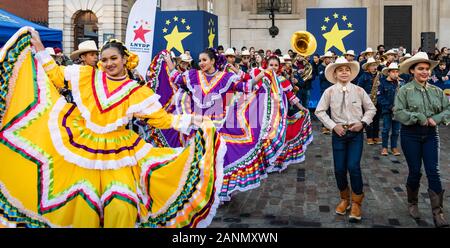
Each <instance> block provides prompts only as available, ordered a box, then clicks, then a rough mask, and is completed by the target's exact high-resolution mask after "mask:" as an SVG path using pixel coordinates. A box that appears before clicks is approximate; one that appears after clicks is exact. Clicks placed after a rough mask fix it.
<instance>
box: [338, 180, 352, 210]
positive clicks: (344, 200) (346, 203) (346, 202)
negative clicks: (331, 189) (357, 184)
mask: <svg viewBox="0 0 450 248" xmlns="http://www.w3.org/2000/svg"><path fill="white" fill-rule="evenodd" d="M339 194H340V196H341V201H340V202H339V204H338V205H337V206H336V214H338V215H345V213H346V212H347V210H349V209H350V189H349V188H348V187H347V188H346V189H345V190H343V191H341V192H340V193H339Z"/></svg>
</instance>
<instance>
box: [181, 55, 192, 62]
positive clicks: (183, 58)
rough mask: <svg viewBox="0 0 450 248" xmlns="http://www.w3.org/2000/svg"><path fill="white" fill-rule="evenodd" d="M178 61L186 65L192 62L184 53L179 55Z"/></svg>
mask: <svg viewBox="0 0 450 248" xmlns="http://www.w3.org/2000/svg"><path fill="white" fill-rule="evenodd" d="M179 59H180V61H182V62H187V63H191V62H192V57H191V56H189V55H187V54H185V53H183V54H181V55H180V57H179Z"/></svg>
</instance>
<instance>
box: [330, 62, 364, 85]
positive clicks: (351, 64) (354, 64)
mask: <svg viewBox="0 0 450 248" xmlns="http://www.w3.org/2000/svg"><path fill="white" fill-rule="evenodd" d="M341 66H348V67H350V70H351V73H352V74H351V76H350V79H349V80H348V81H349V82H351V81H352V80H353V79H355V78H356V77H357V76H358V73H359V63H358V62H356V61H352V62H348V60H346V59H345V58H344V57H339V58H338V59H337V60H336V62H334V63H331V64H329V65H328V66H327V68H325V77H326V78H327V80H328V81H329V82H330V83H332V84H336V83H337V81H336V78H334V76H333V74H334V72H335V71H336V69H337V68H338V67H341Z"/></svg>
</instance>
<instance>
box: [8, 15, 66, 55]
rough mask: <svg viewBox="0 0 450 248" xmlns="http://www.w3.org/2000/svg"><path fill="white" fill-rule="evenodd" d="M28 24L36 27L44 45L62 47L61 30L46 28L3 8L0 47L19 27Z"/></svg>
mask: <svg viewBox="0 0 450 248" xmlns="http://www.w3.org/2000/svg"><path fill="white" fill-rule="evenodd" d="M24 26H30V27H33V28H34V29H36V30H37V31H38V32H39V35H40V36H41V40H42V42H43V43H44V46H46V47H59V48H62V31H61V30H57V29H51V28H47V27H44V26H41V25H38V24H36V23H33V22H30V21H27V20H25V19H23V18H20V17H18V16H16V15H13V14H11V13H9V12H7V11H5V10H3V9H0V47H1V46H3V45H5V43H6V42H7V41H8V39H9V38H11V36H13V35H14V33H16V32H17V30H19V29H20V28H21V27H24Z"/></svg>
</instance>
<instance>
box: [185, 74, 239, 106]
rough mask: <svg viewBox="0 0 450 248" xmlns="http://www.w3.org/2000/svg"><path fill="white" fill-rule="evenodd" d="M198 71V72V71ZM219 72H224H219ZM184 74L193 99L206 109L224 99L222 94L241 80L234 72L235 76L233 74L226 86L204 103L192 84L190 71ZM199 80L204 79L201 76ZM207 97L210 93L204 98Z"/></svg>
mask: <svg viewBox="0 0 450 248" xmlns="http://www.w3.org/2000/svg"><path fill="white" fill-rule="evenodd" d="M196 73H197V74H198V72H196ZM219 73H222V72H219ZM184 76H185V78H186V87H187V88H188V90H189V91H190V92H192V100H193V101H194V102H195V104H196V106H198V107H200V108H202V109H206V108H210V107H212V106H213V105H214V102H215V101H216V100H218V99H222V94H223V93H225V92H227V91H228V90H229V89H230V87H231V84H233V83H235V82H238V81H240V78H239V76H238V75H236V74H233V76H231V77H230V78H229V79H228V82H227V83H226V85H225V87H223V88H221V89H220V90H219V92H218V93H215V94H213V95H211V97H210V100H209V101H207V102H205V103H202V101H201V100H202V99H198V98H197V96H196V95H195V92H197V91H196V90H195V89H194V88H193V87H192V85H191V79H190V77H189V71H187V72H185V73H184ZM198 80H199V81H201V80H202V79H201V78H199V79H198ZM199 83H200V84H201V82H199ZM199 87H201V86H199ZM200 90H202V89H201V88H200ZM201 93H202V96H203V91H202V92H201ZM207 97H208V95H207V96H206V97H205V99H204V100H206V98H207Z"/></svg>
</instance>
